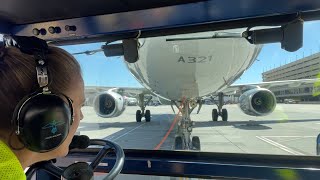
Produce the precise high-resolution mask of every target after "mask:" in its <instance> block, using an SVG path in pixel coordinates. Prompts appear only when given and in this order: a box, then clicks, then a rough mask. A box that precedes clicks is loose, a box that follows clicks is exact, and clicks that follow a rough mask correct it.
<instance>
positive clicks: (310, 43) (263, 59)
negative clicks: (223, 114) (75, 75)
mask: <svg viewBox="0 0 320 180" xmlns="http://www.w3.org/2000/svg"><path fill="white" fill-rule="evenodd" d="M303 34H304V40H303V41H304V42H303V47H302V48H301V49H300V50H298V51H296V52H287V51H285V50H282V49H281V46H280V43H275V44H268V45H264V46H263V48H262V51H261V52H260V54H259V56H258V58H257V59H258V60H259V61H255V63H254V64H253V65H252V66H251V68H250V69H249V70H248V71H247V72H245V73H244V74H243V75H242V76H241V78H240V79H239V80H237V81H236V83H250V82H251V83H252V82H261V81H262V77H261V73H262V72H264V71H266V70H270V69H272V68H274V67H279V66H280V65H284V64H285V63H289V62H292V61H295V60H297V59H301V58H302V57H303V56H309V55H310V54H314V53H317V52H320V21H314V22H306V23H305V24H304V32H303ZM101 45H103V43H95V44H84V45H72V46H65V47H63V48H64V49H66V50H67V51H69V52H70V53H75V52H80V51H85V50H94V49H99V48H100V47H101ZM75 57H76V59H77V60H78V61H79V63H80V64H81V67H82V71H83V76H84V79H85V85H86V86H88V85H89V86H113V87H142V86H141V85H140V84H139V83H138V82H137V81H136V79H135V78H134V77H133V76H132V75H131V73H130V72H129V71H128V70H127V68H126V66H125V63H124V62H123V60H122V57H116V58H106V57H105V56H104V54H103V53H102V52H100V53H96V54H94V55H91V56H88V55H77V56H75Z"/></svg>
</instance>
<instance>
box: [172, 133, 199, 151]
mask: <svg viewBox="0 0 320 180" xmlns="http://www.w3.org/2000/svg"><path fill="white" fill-rule="evenodd" d="M174 149H175V150H188V149H189V150H196V151H200V150H201V146H200V138H199V137H198V136H193V137H192V140H191V144H188V143H187V142H185V141H184V140H183V138H182V137H181V136H177V137H176V138H175V140H174Z"/></svg>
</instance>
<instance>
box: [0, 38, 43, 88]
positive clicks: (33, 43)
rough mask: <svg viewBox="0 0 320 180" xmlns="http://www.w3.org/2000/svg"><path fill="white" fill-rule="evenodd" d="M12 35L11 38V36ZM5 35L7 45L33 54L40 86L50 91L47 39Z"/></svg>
mask: <svg viewBox="0 0 320 180" xmlns="http://www.w3.org/2000/svg"><path fill="white" fill-rule="evenodd" d="M10 37H11V38H10ZM10 37H9V38H8V37H5V40H6V45H7V46H14V47H16V48H18V49H20V51H21V52H23V53H25V54H29V55H33V56H34V59H35V61H36V71H37V81H38V84H39V87H40V88H44V89H43V90H44V91H48V88H47V86H48V83H49V78H48V69H47V61H46V56H45V55H46V54H47V53H48V52H49V48H48V44H47V42H46V41H45V40H42V39H39V38H36V37H33V36H31V37H26V36H10Z"/></svg>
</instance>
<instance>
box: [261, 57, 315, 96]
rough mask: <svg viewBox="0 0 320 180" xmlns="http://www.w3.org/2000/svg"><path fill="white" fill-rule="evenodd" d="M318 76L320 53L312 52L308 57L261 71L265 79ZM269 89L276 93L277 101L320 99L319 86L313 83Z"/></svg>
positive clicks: (280, 79) (281, 79)
mask: <svg viewBox="0 0 320 180" xmlns="http://www.w3.org/2000/svg"><path fill="white" fill-rule="evenodd" d="M317 76H318V77H319V78H320V53H316V54H312V55H310V56H308V57H305V58H302V59H299V60H297V61H294V62H291V63H288V64H286V65H283V66H280V67H277V68H274V69H271V70H269V71H266V72H264V73H262V79H263V81H264V82H267V81H283V80H296V79H312V78H317ZM270 90H271V91H272V92H273V93H274V94H275V95H276V98H277V101H279V102H283V100H284V99H294V100H298V101H320V96H317V92H319V91H320V87H317V86H316V85H315V84H313V83H312V84H306V85H301V86H297V87H290V86H287V85H286V86H278V87H272V88H270Z"/></svg>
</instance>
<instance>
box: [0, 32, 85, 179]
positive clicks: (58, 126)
mask: <svg viewBox="0 0 320 180" xmlns="http://www.w3.org/2000/svg"><path fill="white" fill-rule="evenodd" d="M8 42H11V45H9V46H2V47H1V49H0V179H14V180H17V179H26V176H25V174H24V169H25V168H26V167H28V166H30V165H32V164H34V163H36V162H40V161H44V160H50V159H54V158H56V157H63V156H66V155H67V153H68V150H69V144H70V142H71V140H72V137H73V136H74V134H75V132H76V129H77V128H78V125H79V121H80V120H81V119H82V118H83V115H82V112H81V107H82V105H83V103H84V84H83V79H82V75H81V70H80V65H79V63H78V62H77V61H76V60H75V59H74V58H73V57H72V55H70V54H69V53H67V52H66V51H64V50H62V49H60V48H58V47H51V46H49V47H48V45H47V44H46V42H45V41H43V40H41V39H38V38H35V37H21V36H20V37H19V36H12V37H11V39H10V40H9V41H8ZM9 44H10V43H9Z"/></svg>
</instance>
